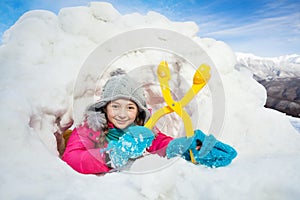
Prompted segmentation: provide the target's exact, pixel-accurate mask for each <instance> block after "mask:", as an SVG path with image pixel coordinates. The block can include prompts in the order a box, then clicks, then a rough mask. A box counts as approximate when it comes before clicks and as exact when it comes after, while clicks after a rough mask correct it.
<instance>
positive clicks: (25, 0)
mask: <svg viewBox="0 0 300 200" xmlns="http://www.w3.org/2000/svg"><path fill="white" fill-rule="evenodd" d="M88 2H89V0H1V2H0V34H1V35H2V34H3V32H4V31H5V30H6V29H8V28H9V27H10V26H11V25H13V24H14V23H15V22H16V20H17V19H18V18H19V17H20V16H21V15H22V14H23V13H24V12H26V11H28V10H34V9H45V10H50V11H53V12H54V13H58V12H59V10H60V9H61V8H63V7H69V6H80V5H83V6H85V5H87V4H88ZM107 2H110V3H111V4H112V5H113V6H114V7H115V8H116V9H117V10H118V11H119V12H120V13H121V14H127V13H132V12H139V13H141V14H146V13H147V12H148V11H156V12H159V13H161V14H163V15H165V16H166V17H168V18H169V19H170V20H172V21H194V22H196V23H197V24H198V26H199V29H200V31H199V34H198V35H199V36H200V37H211V38H215V39H217V40H222V41H224V42H226V43H227V44H229V45H230V47H231V48H232V49H233V50H234V51H236V52H246V53H253V54H255V55H257V56H280V55H286V54H295V53H296V54H300V45H299V44H300V0H247V1H246V0H240V1H236V0H231V1H230V0H186V1H179V0H169V1H154V0H152V1H150V0H144V1H141V0H129V1H125V0H107Z"/></svg>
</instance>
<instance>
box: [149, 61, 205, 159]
mask: <svg viewBox="0 0 300 200" xmlns="http://www.w3.org/2000/svg"><path fill="white" fill-rule="evenodd" d="M157 76H158V80H159V83H160V88H161V91H162V94H163V97H164V100H165V102H166V103H167V106H164V107H162V108H160V109H159V110H157V111H156V112H155V113H154V114H153V115H152V117H151V118H150V119H149V120H148V122H147V123H146V124H145V127H147V128H149V129H152V128H153V127H154V125H155V123H156V122H157V121H158V120H159V119H160V118H161V117H162V116H164V115H166V114H169V113H172V112H176V113H177V114H178V115H179V116H180V117H181V119H182V120H183V123H184V128H185V132H186V136H187V137H191V136H193V135H194V130H193V125H192V120H191V118H190V116H189V114H188V113H187V112H186V111H185V110H184V108H183V107H184V106H186V105H187V104H188V103H189V102H190V101H191V100H192V99H193V98H194V97H195V95H196V94H197V93H198V92H199V91H200V90H201V89H202V88H203V87H204V86H205V84H206V83H207V82H208V80H209V78H210V67H209V66H208V65H206V64H202V65H201V66H200V67H199V68H198V69H197V70H196V72H195V74H194V78H193V85H192V86H191V88H190V89H189V90H188V92H187V93H186V94H185V95H184V97H183V98H182V99H181V100H180V101H174V100H173V97H172V94H171V90H170V87H169V80H171V73H170V69H169V66H168V63H167V62H166V61H162V62H161V63H160V64H159V65H158V69H157ZM190 155H191V160H192V162H193V163H195V159H194V156H193V154H192V151H190Z"/></svg>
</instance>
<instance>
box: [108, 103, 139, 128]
mask: <svg viewBox="0 0 300 200" xmlns="http://www.w3.org/2000/svg"><path fill="white" fill-rule="evenodd" d="M106 114H107V118H108V121H110V122H111V123H113V124H114V126H115V127H116V128H119V129H125V128H126V127H127V126H129V125H131V124H132V123H134V121H135V119H136V117H137V114H138V108H137V105H136V104H135V103H134V102H133V101H130V100H128V99H117V100H115V101H112V102H110V103H109V104H107V106H106Z"/></svg>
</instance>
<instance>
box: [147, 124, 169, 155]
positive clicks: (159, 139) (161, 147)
mask: <svg viewBox="0 0 300 200" xmlns="http://www.w3.org/2000/svg"><path fill="white" fill-rule="evenodd" d="M156 130H157V135H156V137H155V139H154V140H153V142H152V145H151V146H150V147H149V148H148V149H147V151H148V152H150V153H156V154H158V155H160V156H163V157H164V156H166V149H167V147H168V144H169V142H171V140H173V138H172V137H170V136H167V135H165V134H163V133H162V132H160V131H159V130H158V129H156Z"/></svg>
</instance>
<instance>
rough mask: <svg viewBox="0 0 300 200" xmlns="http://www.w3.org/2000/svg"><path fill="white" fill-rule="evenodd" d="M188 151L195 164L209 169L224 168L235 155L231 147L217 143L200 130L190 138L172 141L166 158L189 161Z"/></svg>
mask: <svg viewBox="0 0 300 200" xmlns="http://www.w3.org/2000/svg"><path fill="white" fill-rule="evenodd" d="M200 147H201V148H200ZM198 148H200V150H198ZM189 150H191V151H192V152H193V155H194V158H195V160H196V162H197V163H200V164H203V165H206V166H209V167H221V166H226V165H228V164H230V163H231V161H232V160H233V159H234V158H235V157H236V155H237V152H236V151H235V150H234V149H233V148H232V147H230V146H229V145H227V144H224V143H222V142H220V141H218V140H217V139H216V138H215V137H214V136H213V135H208V136H207V135H205V134H204V133H203V132H202V131H201V130H196V131H195V132H194V136H192V137H190V138H186V137H183V138H177V139H174V140H172V141H171V142H170V143H169V145H168V147H167V152H166V153H167V157H168V158H172V157H175V156H178V155H180V156H183V157H184V158H185V159H186V160H188V161H190V160H191V157H190V153H189Z"/></svg>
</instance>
